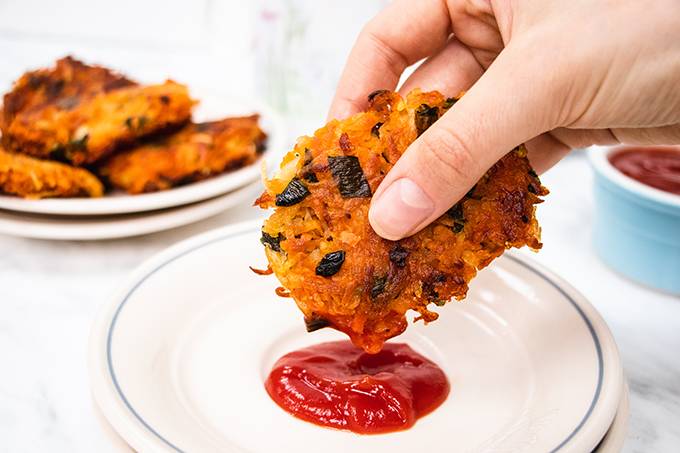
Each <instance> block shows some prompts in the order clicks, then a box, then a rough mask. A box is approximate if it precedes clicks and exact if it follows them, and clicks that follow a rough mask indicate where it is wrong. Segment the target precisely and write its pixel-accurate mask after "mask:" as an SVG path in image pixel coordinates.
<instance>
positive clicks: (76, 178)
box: [0, 148, 104, 199]
mask: <svg viewBox="0 0 680 453" xmlns="http://www.w3.org/2000/svg"><path fill="white" fill-rule="evenodd" d="M0 192H1V193H7V194H11V195H17V196H20V197H24V198H35V199H38V198H50V197H63V198H66V197H101V196H102V194H103V192H104V187H103V185H102V183H101V182H99V180H98V179H97V178H96V177H95V176H94V175H93V174H92V173H90V172H89V171H87V170H85V169H83V168H75V167H71V166H69V165H66V164H62V163H59V162H50V161H43V160H39V159H35V158H33V157H29V156H22V155H20V154H14V153H8V152H7V151H5V150H3V149H2V148H0Z"/></svg>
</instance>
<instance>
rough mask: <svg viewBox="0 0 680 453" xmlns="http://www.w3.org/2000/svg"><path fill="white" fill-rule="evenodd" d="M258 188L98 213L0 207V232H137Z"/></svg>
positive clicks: (91, 237) (208, 212) (191, 218)
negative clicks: (48, 213) (50, 213)
mask: <svg viewBox="0 0 680 453" xmlns="http://www.w3.org/2000/svg"><path fill="white" fill-rule="evenodd" d="M261 191H262V184H261V183H260V182H256V183H253V184H250V185H249V186H246V187H242V188H241V189H238V190H235V191H233V192H229V193H228V194H226V195H220V196H218V197H215V198H211V199H209V200H204V201H199V202H198V203H193V204H190V205H186V206H180V207H178V208H170V209H163V210H160V211H153V212H146V213H138V214H119V215H114V216H100V217H79V216H74V217H65V216H56V217H55V216H45V215H36V214H24V213H16V212H11V211H2V210H0V234H8V235H10V236H19V237H26V238H34V239H52V240H63V241H96V240H102V239H118V238H124V237H132V236H140V235H143V234H149V233H156V232H158V231H165V230H169V229H171V228H176V227H180V226H184V225H188V224H190V223H194V222H198V221H199V220H203V219H207V218H209V217H212V216H214V215H217V214H219V213H220V212H222V211H225V210H227V209H229V208H231V207H234V206H236V205H238V204H241V203H243V202H248V201H252V200H253V199H255V197H256V196H257V194H258V193H259V192H261Z"/></svg>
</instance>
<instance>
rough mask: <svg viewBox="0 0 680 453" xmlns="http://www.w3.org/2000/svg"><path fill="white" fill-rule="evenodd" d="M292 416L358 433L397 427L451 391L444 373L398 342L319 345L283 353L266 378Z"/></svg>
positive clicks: (427, 410)
mask: <svg viewBox="0 0 680 453" xmlns="http://www.w3.org/2000/svg"><path fill="white" fill-rule="evenodd" d="M265 388H266V389H267V392H268V393H269V396H271V398H272V399H273V400H274V402H276V404H278V405H279V406H280V407H282V408H283V409H284V410H286V411H287V412H289V413H290V414H292V415H294V416H295V417H298V418H300V419H302V420H306V421H308V422H311V423H315V424H317V425H321V426H327V427H332V428H338V429H344V430H349V431H353V432H355V433H360V434H378V433H385V432H390V431H400V430H404V429H407V428H409V427H411V426H413V425H414V424H415V422H416V420H417V419H418V418H420V417H422V416H424V415H426V414H428V413H430V412H432V411H433V410H434V409H436V408H437V407H438V406H439V405H441V404H442V403H443V402H444V400H446V397H447V396H448V394H449V390H450V386H449V382H448V380H447V378H446V375H445V374H444V372H443V371H442V369H441V368H439V367H438V366H437V365H436V364H435V363H434V362H432V361H430V360H428V359H426V358H425V357H423V356H422V355H420V354H418V353H417V352H415V351H414V350H413V349H411V348H410V347H409V346H408V345H405V344H402V343H386V344H385V346H384V348H383V349H382V351H380V352H379V353H377V354H368V353H366V352H364V351H363V350H362V349H359V348H357V347H356V346H354V345H352V343H351V342H349V341H334V342H329V343H321V344H318V345H315V346H310V347H308V348H304V349H299V350H297V351H294V352H291V353H288V354H286V355H284V356H283V357H281V358H280V359H279V360H278V361H277V362H276V363H275V364H274V367H273V368H272V371H271V373H270V374H269V376H268V377H267V380H266V381H265Z"/></svg>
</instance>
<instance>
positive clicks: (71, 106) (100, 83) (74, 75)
mask: <svg viewBox="0 0 680 453" xmlns="http://www.w3.org/2000/svg"><path fill="white" fill-rule="evenodd" d="M193 105H194V101H193V100H192V99H191V98H190V97H189V92H188V89H187V88H186V87H185V86H184V85H180V84H177V83H175V82H172V81H167V82H165V83H163V84H159V85H149V86H140V85H138V84H137V83H135V82H133V81H131V80H129V79H127V78H125V77H123V76H121V75H119V74H116V73H115V72H113V71H111V70H109V69H106V68H102V67H97V66H89V65H86V64H84V63H81V62H79V61H77V60H75V59H73V58H71V57H66V58H63V59H61V60H58V61H57V63H56V65H55V66H54V67H53V68H48V69H39V70H37V71H32V72H29V73H27V74H25V75H24V76H22V77H21V78H20V79H19V80H18V81H17V82H16V83H15V84H14V87H13V88H12V90H11V91H10V92H9V93H7V94H6V95H5V96H4V101H3V113H2V117H3V119H2V121H0V127H1V128H2V143H3V145H4V146H5V148H7V149H8V150H10V151H14V152H21V153H24V154H29V155H32V156H36V157H40V158H43V159H47V158H52V159H58V160H66V161H69V162H71V163H73V164H74V165H85V164H92V163H94V162H96V161H97V160H99V159H101V158H103V157H105V156H107V155H108V154H110V153H112V152H113V151H114V150H115V149H116V148H118V147H119V146H121V145H125V144H129V143H132V142H134V141H135V140H136V139H138V138H140V137H143V136H146V135H149V134H151V133H154V132H157V131H161V130H164V129H167V128H170V127H173V126H177V125H181V124H182V123H185V122H186V121H188V120H189V118H190V116H191V108H192V107H193Z"/></svg>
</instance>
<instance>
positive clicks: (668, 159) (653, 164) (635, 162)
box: [609, 148, 680, 195]
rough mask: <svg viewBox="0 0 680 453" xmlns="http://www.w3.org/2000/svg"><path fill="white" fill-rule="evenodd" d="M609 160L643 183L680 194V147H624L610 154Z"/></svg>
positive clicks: (617, 167)
mask: <svg viewBox="0 0 680 453" xmlns="http://www.w3.org/2000/svg"><path fill="white" fill-rule="evenodd" d="M609 162H611V164H612V165H613V166H614V167H615V168H616V169H618V170H619V171H620V172H621V173H623V174H624V175H627V176H630V177H631V178H633V179H635V180H637V181H640V182H641V183H643V184H646V185H648V186H652V187H655V188H657V189H660V190H663V191H666V192H670V193H674V194H676V195H680V149H673V148H632V149H624V150H622V151H619V152H616V153H614V154H612V155H610V156H609Z"/></svg>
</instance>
